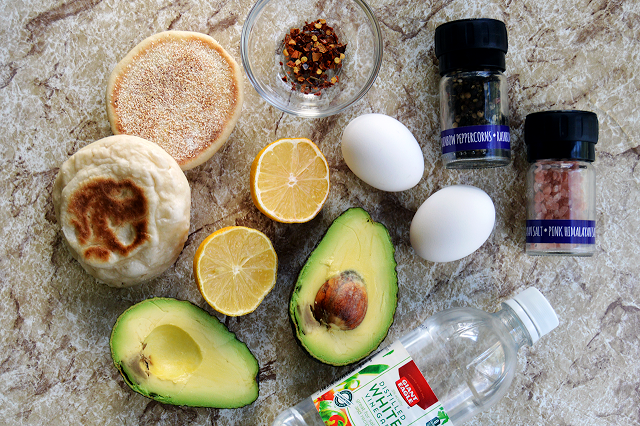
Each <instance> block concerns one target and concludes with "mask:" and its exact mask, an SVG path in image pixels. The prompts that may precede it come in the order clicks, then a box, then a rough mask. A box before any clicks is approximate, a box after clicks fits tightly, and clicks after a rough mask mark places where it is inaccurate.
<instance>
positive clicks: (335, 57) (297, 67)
mask: <svg viewBox="0 0 640 426" xmlns="http://www.w3.org/2000/svg"><path fill="white" fill-rule="evenodd" d="M281 48H282V55H283V56H284V60H283V61H282V62H280V65H281V66H283V67H284V71H285V73H286V75H284V76H283V77H282V81H284V82H285V83H290V84H291V90H294V91H296V90H297V91H300V92H302V93H303V94H305V95H309V94H313V95H316V96H320V95H321V94H322V90H323V89H326V88H329V87H331V86H333V85H334V84H336V83H338V82H339V81H340V76H339V73H340V70H341V69H342V61H343V60H344V58H345V50H346V48H347V45H346V44H342V43H340V40H339V39H338V35H337V34H336V33H335V31H334V29H333V28H332V27H330V26H329V25H327V22H326V21H325V20H324V19H317V20H315V21H313V22H311V23H309V22H305V25H304V26H303V27H302V30H300V29H299V28H292V29H291V30H290V31H289V33H287V34H286V35H285V37H284V40H283V41H282V47H281Z"/></svg>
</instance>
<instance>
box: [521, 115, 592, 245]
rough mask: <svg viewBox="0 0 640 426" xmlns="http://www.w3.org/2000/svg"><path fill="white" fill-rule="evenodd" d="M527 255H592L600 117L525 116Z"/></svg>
mask: <svg viewBox="0 0 640 426" xmlns="http://www.w3.org/2000/svg"><path fill="white" fill-rule="evenodd" d="M524 136H525V143H526V145H527V159H528V161H529V162H530V163H531V166H530V167H529V171H528V173H527V228H526V241H527V242H526V252H527V254H530V255H569V256H591V255H593V253H594V252H595V242H596V235H595V233H596V197H595V192H596V173H595V169H594V167H593V165H592V164H591V163H592V162H593V161H594V160H595V144H596V143H597V142H598V117H597V116H596V114H594V113H593V112H588V111H543V112H537V113H534V114H529V115H528V116H527V118H526V119H525V125H524Z"/></svg>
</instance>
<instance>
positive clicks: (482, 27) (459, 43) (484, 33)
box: [435, 18, 508, 75]
mask: <svg viewBox="0 0 640 426" xmlns="http://www.w3.org/2000/svg"><path fill="white" fill-rule="evenodd" d="M435 46H436V57H437V58H438V61H439V62H440V75H444V74H446V73H448V72H451V71H455V70H470V71H473V70H483V69H497V70H500V71H504V70H505V69H506V66H505V58H504V57H505V54H506V53H507V48H508V41H507V27H506V26H505V24H504V22H502V21H498V20H497V19H487V18H483V19H461V20H459V21H451V22H447V23H445V24H442V25H439V26H438V27H437V28H436V33H435Z"/></svg>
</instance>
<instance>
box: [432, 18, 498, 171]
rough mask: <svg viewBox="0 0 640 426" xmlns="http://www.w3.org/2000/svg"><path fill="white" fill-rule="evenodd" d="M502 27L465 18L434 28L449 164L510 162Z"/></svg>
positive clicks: (463, 166)
mask: <svg viewBox="0 0 640 426" xmlns="http://www.w3.org/2000/svg"><path fill="white" fill-rule="evenodd" d="M507 47H508V42H507V28H506V26H505V24H504V23H503V22H502V21H498V20H496V19H464V20H459V21H451V22H447V23H445V24H442V25H440V26H438V27H437V28H436V31H435V50H436V56H437V57H438V61H439V66H440V75H441V80H440V130H441V133H440V142H441V147H442V160H443V162H444V165H445V167H446V168H448V169H474V168H487V167H499V166H506V165H508V164H509V163H510V162H511V135H510V132H509V100H508V97H507V92H508V85H507V79H506V77H505V75H504V74H503V73H504V71H505V55H506V53H507Z"/></svg>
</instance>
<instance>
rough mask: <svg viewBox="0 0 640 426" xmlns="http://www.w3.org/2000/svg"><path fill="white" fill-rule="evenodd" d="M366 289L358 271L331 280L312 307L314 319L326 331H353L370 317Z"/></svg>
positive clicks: (343, 273)
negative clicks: (326, 329) (327, 328)
mask: <svg viewBox="0 0 640 426" xmlns="http://www.w3.org/2000/svg"><path fill="white" fill-rule="evenodd" d="M367 307H368V297H367V288H366V286H365V285H364V281H363V279H362V277H361V276H360V275H359V274H358V273H357V272H355V271H352V270H348V271H343V272H341V273H339V274H337V275H334V276H333V277H331V278H329V279H328V280H327V281H326V282H325V283H324V284H323V285H322V286H321V287H320V289H319V290H318V293H317V294H316V298H315V301H314V303H313V307H312V311H313V316H314V318H315V319H316V321H318V322H319V323H321V324H324V325H326V326H327V327H331V326H335V327H337V328H339V329H340V330H345V331H346V330H353V329H354V328H356V327H358V326H359V325H360V323H362V320H363V319H364V317H365V314H366V313H367Z"/></svg>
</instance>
